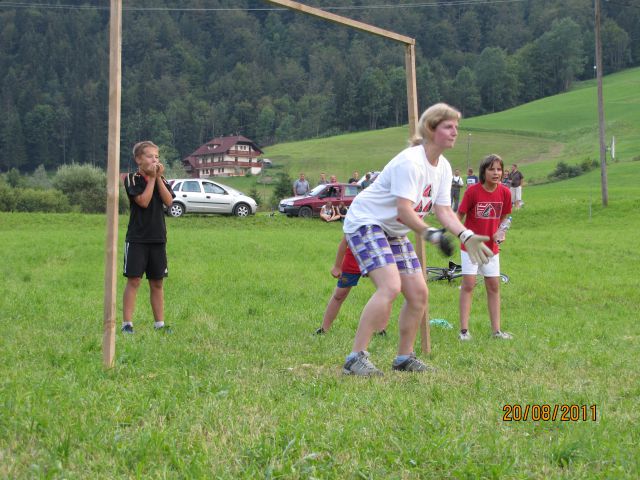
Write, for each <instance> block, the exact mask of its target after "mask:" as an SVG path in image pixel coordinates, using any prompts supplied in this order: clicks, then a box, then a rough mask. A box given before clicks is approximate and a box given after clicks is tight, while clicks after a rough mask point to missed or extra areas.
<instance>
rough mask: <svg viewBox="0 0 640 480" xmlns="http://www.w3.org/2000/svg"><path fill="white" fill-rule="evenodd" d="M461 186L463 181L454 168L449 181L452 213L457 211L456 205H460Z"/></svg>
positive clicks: (458, 171)
mask: <svg viewBox="0 0 640 480" xmlns="http://www.w3.org/2000/svg"><path fill="white" fill-rule="evenodd" d="M463 186H464V181H463V180H462V177H461V176H460V169H459V168H456V169H455V171H454V172H453V177H452V179H451V208H453V211H454V212H457V211H458V205H459V204H460V190H461V189H462V187H463Z"/></svg>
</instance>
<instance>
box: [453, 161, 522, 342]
mask: <svg viewBox="0 0 640 480" xmlns="http://www.w3.org/2000/svg"><path fill="white" fill-rule="evenodd" d="M503 170H504V162H503V161H502V159H501V158H500V157H499V156H498V155H489V156H487V157H486V158H485V159H484V160H482V163H481V164H480V183H477V184H476V185H472V186H470V187H469V188H468V189H467V191H466V192H465V194H464V198H463V199H462V203H461V204H460V208H459V209H458V217H459V218H460V221H463V219H464V226H465V227H466V228H468V229H471V230H473V231H474V232H475V233H477V234H478V235H486V236H488V237H490V240H489V241H488V242H485V244H486V245H487V247H489V249H491V251H492V252H493V253H494V256H493V257H492V258H490V259H489V263H487V264H486V265H476V264H474V263H472V262H471V259H470V258H469V255H468V254H467V252H466V251H465V247H464V244H462V245H461V252H460V253H461V256H462V286H461V288H460V336H459V338H460V340H471V334H470V333H469V314H470V312H471V301H472V298H473V289H474V287H475V285H476V276H477V275H478V273H480V274H481V275H483V276H484V284H485V288H486V290H487V304H488V307H489V317H490V319H491V329H492V331H493V337H494V338H499V339H503V340H510V339H512V338H513V337H512V335H511V334H510V333H507V332H503V331H502V330H500V255H499V252H500V248H499V246H498V243H497V242H496V237H495V234H496V232H497V231H498V228H499V227H500V223H501V222H502V221H503V220H504V219H506V218H507V217H508V216H509V214H510V213H511V192H510V191H509V189H508V188H507V187H505V186H504V185H502V183H501V180H502V172H503Z"/></svg>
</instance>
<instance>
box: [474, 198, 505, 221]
mask: <svg viewBox="0 0 640 480" xmlns="http://www.w3.org/2000/svg"><path fill="white" fill-rule="evenodd" d="M501 213H502V202H479V203H478V204H477V205H476V218H500V216H501Z"/></svg>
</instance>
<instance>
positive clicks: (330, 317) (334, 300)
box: [322, 287, 351, 332]
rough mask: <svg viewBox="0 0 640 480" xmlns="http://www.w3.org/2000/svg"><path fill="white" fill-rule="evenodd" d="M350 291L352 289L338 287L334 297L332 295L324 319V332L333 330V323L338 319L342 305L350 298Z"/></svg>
mask: <svg viewBox="0 0 640 480" xmlns="http://www.w3.org/2000/svg"><path fill="white" fill-rule="evenodd" d="M350 291H351V287H347V288H340V287H336V289H335V290H334V291H333V295H331V298H330V299H329V303H328V304H327V309H326V310H325V311H324V317H323V318H322V330H324V331H325V332H326V331H327V330H329V329H330V328H331V325H332V324H333V321H334V320H335V319H336V317H337V316H338V313H339V312H340V308H341V307H342V303H343V302H344V301H345V299H346V298H347V297H348V296H349V292H350Z"/></svg>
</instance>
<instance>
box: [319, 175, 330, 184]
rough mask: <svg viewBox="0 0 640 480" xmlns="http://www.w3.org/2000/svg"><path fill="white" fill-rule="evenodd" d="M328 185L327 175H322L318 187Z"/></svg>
mask: <svg viewBox="0 0 640 480" xmlns="http://www.w3.org/2000/svg"><path fill="white" fill-rule="evenodd" d="M327 183H329V181H328V180H327V174H326V173H321V174H320V180H318V185H326V184H327Z"/></svg>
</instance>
